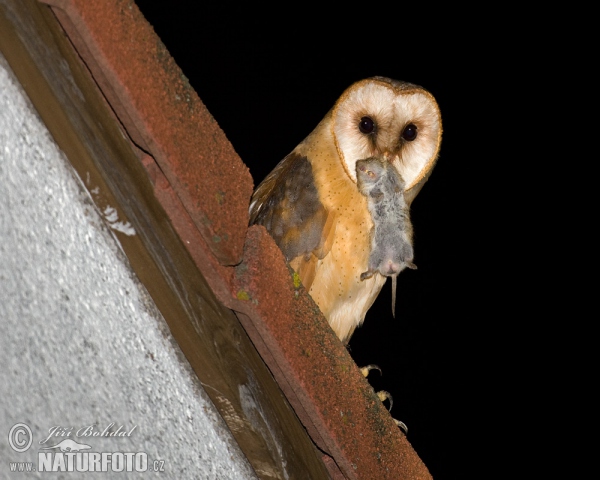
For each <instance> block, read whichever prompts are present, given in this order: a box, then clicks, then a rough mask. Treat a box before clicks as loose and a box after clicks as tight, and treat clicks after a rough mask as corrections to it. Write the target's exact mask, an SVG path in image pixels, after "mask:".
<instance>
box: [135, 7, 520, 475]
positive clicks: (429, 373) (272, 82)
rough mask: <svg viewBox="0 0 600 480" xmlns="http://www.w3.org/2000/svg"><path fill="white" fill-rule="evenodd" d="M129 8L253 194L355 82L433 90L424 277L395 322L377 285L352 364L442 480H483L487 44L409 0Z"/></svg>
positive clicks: (408, 277)
mask: <svg viewBox="0 0 600 480" xmlns="http://www.w3.org/2000/svg"><path fill="white" fill-rule="evenodd" d="M136 3H137V4H138V6H139V7H140V9H141V10H142V12H143V14H144V15H145V17H146V18H147V19H148V21H149V22H150V23H151V24H152V25H153V26H154V28H155V30H156V32H157V34H158V35H159V36H160V38H161V39H162V41H163V42H164V43H165V45H166V47H167V49H168V50H169V52H170V53H171V55H172V56H173V57H174V59H175V61H176V62H177V64H178V65H179V67H181V69H182V70H183V72H184V74H185V75H186V76H187V77H188V78H189V81H190V83H191V85H192V86H193V87H194V89H195V90H196V91H197V92H198V95H199V96H200V98H201V99H202V101H203V102H204V103H205V105H206V106H207V107H208V109H209V111H210V112H211V114H212V115H213V116H214V118H215V119H216V121H217V122H218V123H219V125H220V126H221V128H222V129H223V130H224V132H225V134H226V135H227V137H228V139H229V140H230V141H231V143H232V144H233V146H234V148H235V150H236V151H237V152H238V154H239V155H240V157H241V158H242V160H243V161H244V162H245V163H246V165H248V167H249V169H250V172H251V173H252V176H253V178H254V182H255V185H258V183H259V182H260V181H261V180H262V179H263V178H264V177H265V175H266V174H267V173H268V172H269V171H270V170H271V169H272V168H273V167H274V166H275V165H276V164H277V163H278V162H279V160H281V159H282V158H283V157H284V156H285V155H287V154H288V153H289V152H290V151H291V150H292V149H293V148H294V147H295V146H296V145H297V144H298V143H299V142H300V141H301V140H302V139H304V137H306V135H308V134H309V133H310V132H311V131H312V129H313V128H314V127H315V126H316V125H317V123H318V122H319V121H320V120H321V118H322V117H323V116H324V115H325V113H326V112H327V111H328V110H329V109H330V108H331V107H332V106H333V104H334V102H335V101H336V99H337V98H338V97H339V95H340V94H341V93H342V92H343V91H344V89H346V88H347V87H348V86H349V85H350V84H351V83H353V82H354V81H357V80H360V79H362V78H365V77H370V76H375V75H382V76H387V77H391V78H395V79H398V80H405V81H409V82H412V83H416V84H419V85H421V86H423V87H424V88H426V89H427V90H429V91H430V92H431V93H432V94H433V95H434V96H435V98H436V100H437V101H438V104H439V106H440V108H441V111H442V122H443V128H444V133H443V138H442V147H441V153H440V156H439V159H438V162H437V165H436V167H435V169H434V171H433V174H432V175H431V177H430V179H429V181H428V182H427V183H426V184H425V186H424V187H423V189H422V190H421V192H420V194H419V195H418V197H417V198H416V200H415V201H414V202H413V205H412V209H411V215H412V221H413V225H414V231H415V238H414V247H415V260H414V261H415V263H416V265H417V266H418V269H417V270H414V271H413V270H408V269H407V270H405V271H403V272H402V273H401V274H400V276H399V277H398V294H397V306H396V318H395V319H394V318H392V311H391V282H390V281H388V283H386V285H385V286H384V288H383V290H382V293H381V294H380V296H379V298H378V299H377V301H376V303H375V305H374V307H373V308H372V309H371V310H370V311H369V313H368V314H367V318H366V321H365V324H364V325H363V327H362V328H360V329H358V330H357V331H356V333H355V334H354V336H353V338H352V340H351V342H350V354H351V355H352V357H353V358H354V360H355V361H356V363H357V364H358V365H366V364H370V363H375V364H377V365H379V366H380V367H381V369H382V370H383V376H380V375H379V374H378V373H377V372H371V375H370V377H369V380H370V382H371V384H372V385H373V387H374V388H375V390H380V389H383V390H387V391H389V392H390V393H391V394H392V395H393V397H394V407H393V409H392V416H394V417H395V418H397V419H400V420H402V421H404V422H405V423H406V424H407V425H408V428H409V432H408V439H409V441H410V442H411V444H412V445H413V447H414V448H415V450H416V452H417V453H418V454H419V456H420V457H421V458H422V459H423V461H424V462H425V464H426V465H427V467H428V468H429V470H430V471H431V473H432V475H433V476H434V478H435V479H436V480H445V479H457V478H461V479H464V478H488V476H487V475H485V474H484V475H481V474H482V472H481V471H480V470H479V467H475V463H474V461H475V457H478V462H480V461H481V457H482V455H484V454H482V453H481V451H480V450H481V449H482V444H484V443H485V442H486V440H485V438H486V437H488V436H489V435H490V434H491V431H493V430H495V429H496V428H498V427H497V425H495V424H494V423H492V422H491V421H490V420H489V418H490V417H491V415H490V412H489V410H490V409H491V408H492V407H490V406H489V403H488V402H489V398H487V395H488V392H487V387H486V385H489V384H490V380H491V377H492V376H493V375H494V373H493V372H492V371H491V370H490V368H489V366H488V365H487V364H486V362H487V356H488V355H489V352H488V349H489V345H488V342H490V336H492V335H493V334H492V333H490V329H489V328H488V327H489V325H490V322H491V320H489V317H490V315H491V316H493V315H494V309H495V308H496V306H494V305H493V304H490V303H488V302H487V300H486V297H485V294H484V293H483V292H486V288H485V284H486V282H487V276H488V274H486V273H485V272H486V271H488V270H489V269H490V268H493V267H495V266H496V265H497V264H498V263H499V261H500V260H503V259H502V258H500V259H499V260H495V261H490V260H489V259H488V258H487V257H484V256H483V255H486V252H485V247H484V245H485V243H486V237H485V234H484V233H483V232H484V229H483V228H480V227H481V224H482V222H483V219H482V215H481V214H480V213H479V211H480V209H481V208H483V204H484V203H485V200H484V198H485V193H484V190H485V188H486V187H485V180H486V179H485V173H482V170H481V169H480V164H482V163H483V162H486V161H489V159H488V158H486V157H482V155H481V152H485V151H486V150H489V149H490V148H492V149H493V142H489V139H486V136H485V135H484V134H483V132H484V131H485V130H486V128H487V126H486V125H484V124H483V123H484V122H483V119H484V118H485V115H484V111H485V109H486V108H490V107H488V106H486V105H487V104H488V103H489V102H490V99H489V98H488V96H491V94H488V93H486V88H485V86H486V84H487V82H488V81H489V78H491V77H492V76H493V75H494V72H493V70H491V69H490V68H491V67H490V65H489V62H487V63H486V60H484V56H485V55H489V54H491V52H490V51H489V49H487V48H488V47H485V46H484V47H483V48H482V49H477V48H475V46H476V44H477V43H478V42H480V41H481V40H478V38H479V37H478V34H479V32H476V31H475V28H474V27H472V26H469V27H467V28H465V25H464V24H456V23H453V24H452V25H449V24H446V23H445V20H444V19H443V18H438V23H437V24H435V25H434V24H433V23H432V22H433V20H434V19H433V18H432V17H431V15H430V14H431V12H429V11H427V10H430V9H432V8H433V4H426V5H424V4H414V3H404V4H402V5H398V6H397V7H394V8H393V9H391V10H389V11H382V12H379V13H378V12H377V11H376V10H377V9H379V10H385V8H386V7H385V6H384V4H382V3H370V4H369V5H368V6H367V4H364V5H363V6H364V11H358V12H356V14H355V16H354V18H353V19H351V18H350V17H349V18H347V19H343V18H342V17H341V16H338V14H339V12H332V14H325V13H324V12H323V11H315V10H310V11H307V10H306V9H308V8H310V7H309V6H307V5H304V4H289V6H288V7H287V10H285V11H283V10H282V11H280V12H277V11H269V10H264V11H259V9H258V7H257V6H256V5H255V4H254V3H251V4H245V5H246V6H244V7H232V6H231V5H224V4H221V3H220V2H197V1H182V0H176V1H175V0H174V1H170V2H156V1H154V0H136ZM248 5H250V6H248ZM340 5H341V4H340ZM349 5H350V4H346V6H347V7H345V8H350V6H349ZM281 8H283V7H281ZM352 8H356V7H352ZM453 14H454V16H455V18H457V17H460V15H461V14H460V12H457V11H456V10H455V11H454V12H453ZM448 21H449V19H448ZM465 22H466V20H465ZM481 28H482V29H485V25H483V26H482V27H481ZM467 45H471V47H470V48H471V49H472V50H469V49H468V47H467ZM479 46H480V47H481V45H479ZM482 52H486V53H485V55H484V53H482ZM472 119H479V120H478V121H476V122H473V120H472ZM484 171H485V170H484ZM490 258H496V257H495V256H492V255H491V254H490ZM504 260H506V261H507V260H508V259H504ZM338 393H341V392H338ZM494 408H497V407H494Z"/></svg>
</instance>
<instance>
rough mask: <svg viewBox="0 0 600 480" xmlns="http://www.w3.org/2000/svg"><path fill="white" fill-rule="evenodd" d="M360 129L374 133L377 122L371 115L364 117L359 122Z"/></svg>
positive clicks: (366, 132) (367, 132)
mask: <svg viewBox="0 0 600 480" xmlns="http://www.w3.org/2000/svg"><path fill="white" fill-rule="evenodd" d="M358 129H359V130H360V131H361V132H362V133H365V134H369V133H373V132H374V131H375V122H374V121H373V119H372V118H371V117H362V118H361V119H360V122H358Z"/></svg>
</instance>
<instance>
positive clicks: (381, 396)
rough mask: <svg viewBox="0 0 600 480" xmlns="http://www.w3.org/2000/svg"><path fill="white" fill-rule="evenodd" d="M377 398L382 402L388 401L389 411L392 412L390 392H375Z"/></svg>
mask: <svg viewBox="0 0 600 480" xmlns="http://www.w3.org/2000/svg"><path fill="white" fill-rule="evenodd" d="M377 396H378V397H379V400H381V401H382V402H384V401H385V400H389V402H390V408H389V411H390V412H391V411H392V405H393V404H394V399H393V398H392V394H391V393H390V392H386V391H385V390H379V391H378V392H377Z"/></svg>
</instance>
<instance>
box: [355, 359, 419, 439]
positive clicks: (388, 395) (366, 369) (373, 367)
mask: <svg viewBox="0 0 600 480" xmlns="http://www.w3.org/2000/svg"><path fill="white" fill-rule="evenodd" d="M371 370H379V373H380V374H381V368H379V367H378V366H377V365H373V364H371V365H367V366H366V367H362V368H361V369H360V373H362V374H363V376H364V377H365V378H366V377H367V376H368V375H369V372H370V371H371ZM377 397H378V398H379V400H381V402H382V403H383V402H385V401H386V400H388V401H389V402H390V408H389V411H392V405H393V404H394V400H393V398H392V395H391V393H389V392H386V391H385V390H380V391H379V392H377ZM392 420H393V421H394V423H395V424H396V425H398V427H399V428H400V430H402V432H403V433H404V435H406V434H407V433H408V427H407V426H406V423H404V422H401V421H400V420H396V419H395V418H394V417H392Z"/></svg>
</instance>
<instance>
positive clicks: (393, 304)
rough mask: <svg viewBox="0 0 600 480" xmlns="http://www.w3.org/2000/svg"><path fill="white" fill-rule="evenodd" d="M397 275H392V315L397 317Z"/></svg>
mask: <svg viewBox="0 0 600 480" xmlns="http://www.w3.org/2000/svg"><path fill="white" fill-rule="evenodd" d="M397 278H398V276H397V275H394V276H393V277H392V317H394V318H396V279H397Z"/></svg>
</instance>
